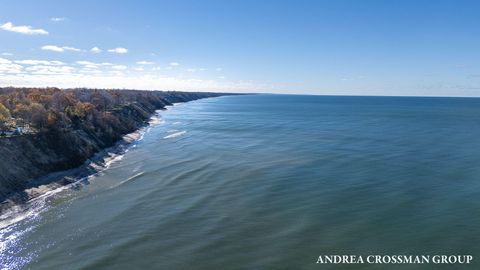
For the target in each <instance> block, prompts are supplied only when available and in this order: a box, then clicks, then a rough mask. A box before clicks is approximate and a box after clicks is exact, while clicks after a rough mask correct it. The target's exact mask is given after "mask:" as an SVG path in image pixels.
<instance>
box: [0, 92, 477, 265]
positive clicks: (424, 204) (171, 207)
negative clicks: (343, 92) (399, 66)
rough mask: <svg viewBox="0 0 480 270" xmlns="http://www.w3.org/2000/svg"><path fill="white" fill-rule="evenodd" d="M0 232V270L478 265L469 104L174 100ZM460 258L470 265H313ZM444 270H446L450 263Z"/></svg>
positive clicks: (472, 102) (473, 121)
mask: <svg viewBox="0 0 480 270" xmlns="http://www.w3.org/2000/svg"><path fill="white" fill-rule="evenodd" d="M160 116H161V119H162V121H161V122H160V123H158V124H156V125H153V126H151V127H149V128H147V129H145V130H144V134H143V138H142V139H141V140H138V141H136V142H134V143H133V144H132V146H131V147H130V149H129V151H128V152H127V153H125V155H124V156H121V158H117V161H116V162H114V163H112V164H111V165H110V166H109V167H108V168H107V169H105V170H104V171H102V172H101V173H100V174H99V175H97V176H94V177H91V179H89V181H88V182H89V184H88V185H85V186H83V187H82V188H80V189H74V190H66V191H62V192H59V193H57V194H55V195H53V196H51V197H50V198H48V199H47V200H46V201H45V202H44V204H42V207H41V208H38V209H35V211H32V213H30V214H29V215H27V216H26V218H24V219H22V220H20V219H19V221H17V222H16V223H13V224H12V225H10V226H8V227H4V228H3V229H2V230H1V232H0V240H1V242H0V243H1V246H0V254H1V257H0V264H1V265H2V266H3V267H4V268H6V269H169V270H175V269H439V268H440V269H480V263H479V262H480V245H479V244H478V243H480V200H479V198H480V99H467V98H411V97H335V96H294V95H249V96H226V97H220V98H211V99H203V100H199V101H194V102H189V103H184V104H179V105H177V106H174V107H173V108H170V109H169V110H167V111H163V112H161V113H160ZM326 254H327V255H328V254H359V255H362V254H367V255H368V254H390V255H392V254H471V255H473V256H474V257H475V256H476V261H475V260H474V263H473V264H472V265H469V266H448V265H447V266H443V267H442V266H440V265H396V266H395V265H349V266H348V265H347V266H346V265H321V266H320V265H318V264H315V262H316V260H317V258H318V256H319V255H326ZM457 267H458V268H457Z"/></svg>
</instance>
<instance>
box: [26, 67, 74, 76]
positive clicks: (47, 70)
mask: <svg viewBox="0 0 480 270" xmlns="http://www.w3.org/2000/svg"><path fill="white" fill-rule="evenodd" d="M25 70H26V71H28V72H29V73H31V74H45V75H62V74H71V73H72V72H73V71H74V70H75V68H73V67H69V66H49V65H37V66H30V67H27V68H25Z"/></svg>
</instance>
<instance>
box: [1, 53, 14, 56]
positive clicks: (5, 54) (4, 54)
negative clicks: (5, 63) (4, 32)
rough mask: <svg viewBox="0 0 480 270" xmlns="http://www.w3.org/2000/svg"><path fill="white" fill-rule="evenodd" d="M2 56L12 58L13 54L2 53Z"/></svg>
mask: <svg viewBox="0 0 480 270" xmlns="http://www.w3.org/2000/svg"><path fill="white" fill-rule="evenodd" d="M2 55H3V56H12V55H13V53H8V52H4V53H2Z"/></svg>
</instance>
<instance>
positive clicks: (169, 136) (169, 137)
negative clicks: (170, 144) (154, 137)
mask: <svg viewBox="0 0 480 270" xmlns="http://www.w3.org/2000/svg"><path fill="white" fill-rule="evenodd" d="M185 133H187V132H186V131H180V132H175V133H173V134H170V135H167V136H165V137H163V138H164V139H171V138H175V137H178V136H182V135H183V134H185Z"/></svg>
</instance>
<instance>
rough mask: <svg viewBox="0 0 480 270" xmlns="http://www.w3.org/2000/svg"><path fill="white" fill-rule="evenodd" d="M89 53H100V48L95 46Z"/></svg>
mask: <svg viewBox="0 0 480 270" xmlns="http://www.w3.org/2000/svg"><path fill="white" fill-rule="evenodd" d="M90 52H91V53H101V52H102V49H100V48H98V47H97V46H95V47H93V48H91V49H90Z"/></svg>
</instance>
